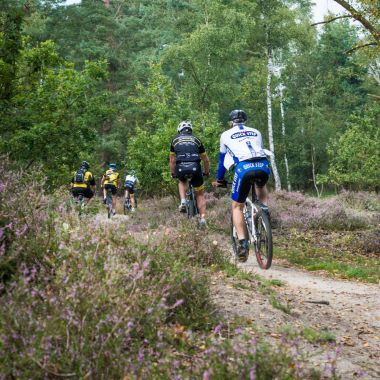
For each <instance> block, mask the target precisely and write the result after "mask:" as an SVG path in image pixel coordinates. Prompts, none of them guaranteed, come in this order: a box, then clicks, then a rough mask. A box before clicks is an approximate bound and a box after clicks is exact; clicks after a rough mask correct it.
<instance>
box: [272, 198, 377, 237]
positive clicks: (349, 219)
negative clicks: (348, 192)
mask: <svg viewBox="0 0 380 380" xmlns="http://www.w3.org/2000/svg"><path fill="white" fill-rule="evenodd" d="M343 199H347V198H343ZM270 209H271V219H272V222H273V224H274V225H275V226H278V227H282V228H291V227H296V228H301V229H310V228H312V229H325V230H333V231H340V230H356V229H365V228H369V227H371V226H372V225H374V224H375V223H376V219H375V217H374V216H372V215H370V214H367V213H365V212H361V211H358V210H354V209H352V208H349V207H348V206H347V203H346V201H342V200H341V199H340V196H335V197H331V198H328V199H317V198H312V197H308V196H305V195H303V194H301V193H297V192H293V193H291V192H284V191H282V192H275V193H272V194H271V195H270Z"/></svg>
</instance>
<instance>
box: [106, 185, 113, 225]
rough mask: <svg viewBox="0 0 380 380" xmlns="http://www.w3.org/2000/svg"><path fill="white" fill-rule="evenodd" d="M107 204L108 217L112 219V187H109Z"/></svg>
mask: <svg viewBox="0 0 380 380" xmlns="http://www.w3.org/2000/svg"><path fill="white" fill-rule="evenodd" d="M106 206H107V213H108V219H110V218H111V216H112V190H110V189H107V194H106Z"/></svg>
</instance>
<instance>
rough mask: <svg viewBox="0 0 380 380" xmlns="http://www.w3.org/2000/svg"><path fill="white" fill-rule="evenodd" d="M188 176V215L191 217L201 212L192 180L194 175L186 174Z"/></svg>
mask: <svg viewBox="0 0 380 380" xmlns="http://www.w3.org/2000/svg"><path fill="white" fill-rule="evenodd" d="M186 178H187V180H188V184H189V186H188V188H187V191H186V213H187V217H188V218H189V219H190V218H193V217H194V216H196V215H198V214H199V209H198V205H197V198H196V197H195V190H194V186H193V185H192V184H191V182H190V180H191V178H192V176H191V175H189V176H186Z"/></svg>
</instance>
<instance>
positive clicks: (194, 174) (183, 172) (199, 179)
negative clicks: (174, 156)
mask: <svg viewBox="0 0 380 380" xmlns="http://www.w3.org/2000/svg"><path fill="white" fill-rule="evenodd" d="M176 175H177V178H178V179H179V180H180V181H181V182H186V181H187V180H188V178H189V177H191V179H190V183H191V184H192V185H193V186H194V188H195V191H197V190H202V188H203V182H204V181H203V174H202V167H201V164H200V162H196V161H195V162H177V165H176Z"/></svg>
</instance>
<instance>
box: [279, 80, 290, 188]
mask: <svg viewBox="0 0 380 380" xmlns="http://www.w3.org/2000/svg"><path fill="white" fill-rule="evenodd" d="M283 90H284V87H283V86H282V84H281V85H280V112H281V132H282V138H283V139H284V147H285V154H284V161H285V171H286V183H287V185H288V191H292V185H291V183H290V179H289V164H288V157H287V155H286V148H287V145H286V127H285V110H284V101H283V99H284V97H283Z"/></svg>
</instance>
